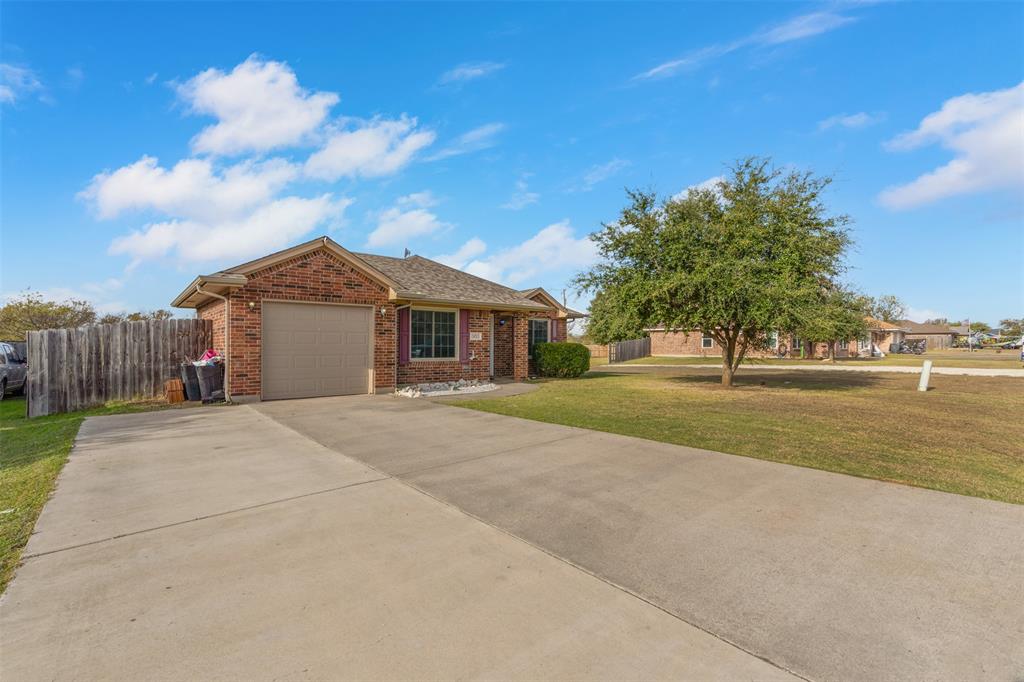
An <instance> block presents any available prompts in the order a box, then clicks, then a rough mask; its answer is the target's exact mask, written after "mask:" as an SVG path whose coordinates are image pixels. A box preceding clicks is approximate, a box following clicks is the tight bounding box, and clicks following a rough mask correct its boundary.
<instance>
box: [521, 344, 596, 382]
mask: <svg viewBox="0 0 1024 682" xmlns="http://www.w3.org/2000/svg"><path fill="white" fill-rule="evenodd" d="M533 354H534V358H535V359H536V361H537V372H538V374H540V375H541V376H544V377H561V378H572V377H578V376H581V375H582V374H583V373H584V372H586V371H587V370H589V369H590V350H588V349H587V347H586V346H584V345H583V344H582V343H570V342H567V341H560V342H553V343H538V344H537V345H536V346H534V348H533Z"/></svg>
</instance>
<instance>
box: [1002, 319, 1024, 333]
mask: <svg viewBox="0 0 1024 682" xmlns="http://www.w3.org/2000/svg"><path fill="white" fill-rule="evenodd" d="M999 333H1000V334H1002V335H1003V336H1024V318H1020V317H1018V318H1012V317H1011V318H1007V319H1005V320H999Z"/></svg>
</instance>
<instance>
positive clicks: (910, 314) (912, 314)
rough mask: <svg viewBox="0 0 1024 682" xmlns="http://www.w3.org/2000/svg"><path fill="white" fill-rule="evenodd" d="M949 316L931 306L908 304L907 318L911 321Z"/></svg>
mask: <svg viewBox="0 0 1024 682" xmlns="http://www.w3.org/2000/svg"><path fill="white" fill-rule="evenodd" d="M944 317H945V318H948V317H949V316H948V315H945V314H943V313H940V312H938V311H937V310H932V309H931V308H915V307H914V306H907V319H908V320H910V321H911V322H924V321H925V320H938V319H941V318H944Z"/></svg>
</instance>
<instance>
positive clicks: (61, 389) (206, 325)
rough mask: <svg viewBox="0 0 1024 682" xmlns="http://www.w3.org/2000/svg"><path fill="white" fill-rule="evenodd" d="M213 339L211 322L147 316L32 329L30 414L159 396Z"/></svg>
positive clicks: (29, 363)
mask: <svg viewBox="0 0 1024 682" xmlns="http://www.w3.org/2000/svg"><path fill="white" fill-rule="evenodd" d="M212 343H213V323H212V322H210V320H146V321H142V322H119V323H116V324H97V325H90V326H88V327H77V328H75V329H47V330H44V331H38V332H29V333H28V392H27V395H28V416H29V417H41V416H43V415H47V414H56V413H58V412H72V411H74V410H81V409H85V408H87V407H94V406H96V405H102V404H103V403H105V402H107V401H108V400H135V399H140V398H154V397H156V396H159V395H162V394H163V384H164V380H166V379H172V378H175V377H180V376H181V368H180V365H181V363H182V362H183V361H185V360H186V359H196V358H198V357H199V356H200V355H202V354H203V351H205V350H206V349H207V348H210V347H211V345H212Z"/></svg>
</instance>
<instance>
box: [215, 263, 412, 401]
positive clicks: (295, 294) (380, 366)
mask: <svg viewBox="0 0 1024 682" xmlns="http://www.w3.org/2000/svg"><path fill="white" fill-rule="evenodd" d="M264 300H269V301H305V302H311V303H313V302H315V303H348V304H356V305H372V306H374V314H373V319H374V327H375V329H374V339H373V370H374V371H373V378H374V387H375V389H376V390H377V391H381V390H386V389H389V388H393V387H394V385H395V367H396V364H397V354H398V348H397V337H396V334H395V324H396V323H395V306H394V305H393V304H392V303H391V302H390V301H388V292H387V289H386V288H385V287H383V286H381V285H380V284H378V283H377V282H375V281H373V280H371V279H370V278H369V277H367V276H366V275H364V274H362V273H361V272H359V271H358V270H355V269H354V268H352V267H350V266H349V265H347V264H346V263H344V262H342V261H340V260H338V259H337V258H335V257H334V256H333V255H331V254H329V253H328V252H326V251H313V252H310V253H307V254H304V255H302V256H298V257H296V258H293V259H290V260H287V261H284V262H282V263H277V264H275V265H273V266H271V267H269V268H267V269H265V270H261V271H259V272H254V273H252V274H250V275H249V281H248V282H246V284H245V286H243V287H241V288H239V289H236V290H235V291H233V292H232V293H231V294H230V297H229V301H230V311H231V315H230V325H231V338H230V349H229V351H228V352H229V356H228V372H229V373H230V376H229V378H228V382H229V389H230V391H231V394H232V396H235V397H241V396H258V395H259V394H260V390H261V386H260V383H261V379H262V375H261V371H262V370H261V367H262V343H263V339H262V336H263V329H262V324H261V322H262V309H263V306H262V302H263V301H264ZM250 304H251V305H250ZM223 306H224V304H223V303H222V302H220V301H216V302H213V303H209V304H207V305H205V306H202V307H201V308H199V309H198V310H197V314H198V315H199V317H201V318H204V319H212V320H214V339H215V343H217V339H220V341H219V343H220V345H219V346H218V347H217V349H218V350H220V351H221V352H223V351H224V340H223V337H218V336H217V319H218V317H219V318H220V319H223ZM218 307H219V309H218ZM382 309H383V311H384V314H383V315H381V313H380V311H381V310H382Z"/></svg>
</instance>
